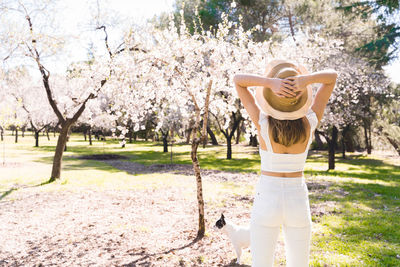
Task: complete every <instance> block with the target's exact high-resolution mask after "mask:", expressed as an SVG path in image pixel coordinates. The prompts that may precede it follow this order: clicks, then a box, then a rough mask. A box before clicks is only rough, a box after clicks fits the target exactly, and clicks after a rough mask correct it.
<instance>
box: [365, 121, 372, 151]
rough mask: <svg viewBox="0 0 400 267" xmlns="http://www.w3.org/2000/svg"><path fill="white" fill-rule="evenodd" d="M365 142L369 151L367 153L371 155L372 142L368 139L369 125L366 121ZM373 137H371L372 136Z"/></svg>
mask: <svg viewBox="0 0 400 267" xmlns="http://www.w3.org/2000/svg"><path fill="white" fill-rule="evenodd" d="M363 124H364V125H363V126H364V127H363V128H364V140H365V147H366V149H367V153H368V154H371V146H370V140H369V138H368V125H367V124H368V123H367V122H366V120H364V123H363ZM370 137H371V136H370Z"/></svg>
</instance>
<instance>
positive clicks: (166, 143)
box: [162, 131, 168, 152]
mask: <svg viewBox="0 0 400 267" xmlns="http://www.w3.org/2000/svg"><path fill="white" fill-rule="evenodd" d="M162 141H163V146H164V152H168V131H167V133H166V134H164V133H163V132H162Z"/></svg>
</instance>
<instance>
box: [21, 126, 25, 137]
mask: <svg viewBox="0 0 400 267" xmlns="http://www.w3.org/2000/svg"><path fill="white" fill-rule="evenodd" d="M21 130H22V137H25V126H24V127H22V129H21Z"/></svg>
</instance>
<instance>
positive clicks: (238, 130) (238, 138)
mask: <svg viewBox="0 0 400 267" xmlns="http://www.w3.org/2000/svg"><path fill="white" fill-rule="evenodd" d="M241 125H242V123H240V122H239V126H238V127H237V129H236V144H237V145H238V144H239V141H240V132H241V130H242V129H241Z"/></svg>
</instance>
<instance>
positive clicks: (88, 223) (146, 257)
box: [0, 159, 334, 266]
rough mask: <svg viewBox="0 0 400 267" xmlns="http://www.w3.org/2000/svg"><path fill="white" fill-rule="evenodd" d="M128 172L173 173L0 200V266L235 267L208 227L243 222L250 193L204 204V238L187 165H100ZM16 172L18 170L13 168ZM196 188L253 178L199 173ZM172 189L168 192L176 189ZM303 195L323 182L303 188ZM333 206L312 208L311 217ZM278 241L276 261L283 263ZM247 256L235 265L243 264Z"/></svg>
mask: <svg viewBox="0 0 400 267" xmlns="http://www.w3.org/2000/svg"><path fill="white" fill-rule="evenodd" d="M105 162H107V164H110V165H111V166H114V167H116V168H118V169H121V170H124V171H127V172H129V173H174V174H176V178H175V179H176V180H175V182H174V183H173V184H174V186H169V185H168V184H165V185H164V186H162V187H161V188H155V187H145V186H144V187H143V188H140V189H135V190H104V191H101V190H94V189H91V188H81V189H80V191H76V190H75V191H64V190H63V191H59V192H43V190H42V191H40V190H36V189H23V190H16V191H15V192H13V193H12V198H9V197H5V198H4V199H2V200H1V201H0V225H1V227H0V266H238V265H236V264H234V261H235V258H236V255H235V253H234V250H233V247H232V245H231V243H230V241H229V239H228V238H227V237H226V236H225V235H224V234H222V233H221V232H219V231H218V230H216V229H214V228H213V225H214V224H215V221H216V220H217V219H218V218H219V216H220V212H221V211H224V212H225V215H226V217H227V218H228V219H230V220H231V221H232V222H234V223H236V224H248V223H249V219H250V209H248V208H247V209H244V208H243V207H248V206H250V205H251V204H252V202H253V197H252V195H246V196H241V197H237V196H236V197H233V196H230V197H228V199H227V200H226V201H224V202H223V204H221V205H215V203H209V202H207V201H206V203H205V206H206V216H205V217H206V229H207V230H206V236H205V237H204V238H203V239H201V240H200V241H195V236H196V231H197V202H196V183H195V180H194V177H193V173H192V169H191V166H187V165H186V166H185V165H152V166H147V167H146V166H143V165H141V164H137V163H133V162H128V161H121V160H115V159H113V160H107V161H105ZM19 167H21V166H19ZM202 177H203V183H204V184H207V183H209V184H213V183H216V182H226V181H228V182H229V181H230V182H234V183H242V182H246V183H249V184H250V185H252V186H254V185H255V183H256V182H257V179H258V176H257V174H255V173H252V174H240V173H230V172H221V171H213V170H203V171H202ZM177 184H178V185H179V186H176V185H177ZM308 186H309V190H310V192H311V191H315V190H320V191H321V190H327V187H329V185H327V184H325V185H324V184H313V183H308ZM331 206H334V203H327V206H318V205H312V206H311V210H312V213H313V214H314V215H317V216H320V215H323V214H326V213H329V210H330V207H331ZM282 240H283V239H282V236H281V237H280V239H279V241H278V245H277V250H276V263H277V264H280V263H281V264H282V262H284V245H283V241H282ZM250 258H251V256H250V252H249V251H248V250H247V251H245V252H244V254H243V256H242V259H243V261H244V262H246V263H250V262H251V260H250ZM241 266H248V265H241Z"/></svg>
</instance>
